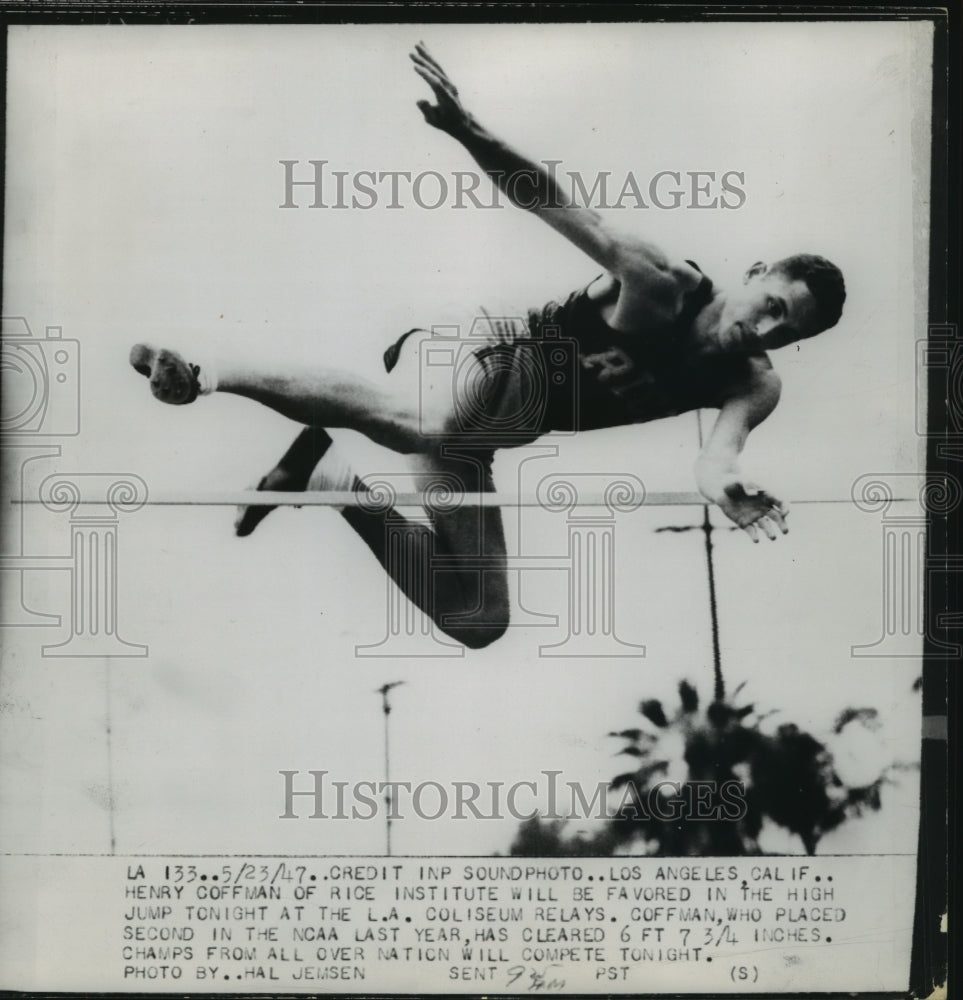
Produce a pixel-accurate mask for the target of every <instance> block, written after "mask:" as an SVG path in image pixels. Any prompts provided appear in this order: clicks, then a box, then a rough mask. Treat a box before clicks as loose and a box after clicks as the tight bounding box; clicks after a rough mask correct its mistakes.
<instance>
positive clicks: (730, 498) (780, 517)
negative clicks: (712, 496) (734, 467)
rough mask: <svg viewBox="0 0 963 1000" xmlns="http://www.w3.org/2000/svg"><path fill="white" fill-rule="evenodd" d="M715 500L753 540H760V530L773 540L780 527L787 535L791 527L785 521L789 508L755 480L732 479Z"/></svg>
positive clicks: (727, 515)
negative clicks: (749, 481) (757, 484)
mask: <svg viewBox="0 0 963 1000" xmlns="http://www.w3.org/2000/svg"><path fill="white" fill-rule="evenodd" d="M716 503H717V504H718V505H719V506H720V507H721V508H722V512H723V513H724V514H725V515H726V517H728V518H729V519H730V520H731V521H735V523H736V524H738V525H739V527H740V528H742V530H743V531H745V532H746V534H747V535H748V536H749V537H750V538H751V539H752V540H753V541H754V542H758V541H759V531H760V530H762V531H763V532H764V533H765V535H766V537H767V538H768V539H769V540H770V541H773V542H774V541H775V540H776V529H777V528H778V529H779V531H781V532H782V533H783V534H784V535H785V534H787V533H788V531H789V528H788V527H787V525H786V516H787V515H788V514H789V509H788V508H787V507H786V506H785V505H784V504H783V503H782V502H781V501H779V500H777V499H776V498H775V497H774V496H772V495H771V494H769V493H767V492H766V491H765V490H763V489H760V487H758V486H756V485H755V483H742V482H733V483H729V484H728V485H727V486H725V487H724V488H723V490H722V493H721V495H720V496H718V497H717V498H716Z"/></svg>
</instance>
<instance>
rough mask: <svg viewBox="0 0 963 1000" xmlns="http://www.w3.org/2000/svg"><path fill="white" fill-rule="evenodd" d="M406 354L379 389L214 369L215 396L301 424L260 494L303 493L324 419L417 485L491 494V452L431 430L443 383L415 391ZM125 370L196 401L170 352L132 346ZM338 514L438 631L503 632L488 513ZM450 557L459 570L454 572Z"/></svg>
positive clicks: (438, 415)
mask: <svg viewBox="0 0 963 1000" xmlns="http://www.w3.org/2000/svg"><path fill="white" fill-rule="evenodd" d="M417 351H418V348H417V343H416V342H415V343H412V344H411V345H409V347H408V349H407V350H406V351H405V352H403V356H402V360H401V361H400V362H399V365H398V369H397V374H394V373H393V374H392V376H391V379H390V380H384V381H383V382H382V383H378V382H375V381H374V380H366V379H364V378H361V377H359V376H355V375H351V374H343V373H339V372H336V371H334V370H331V369H325V368H318V369H316V370H314V371H310V372H307V373H305V372H299V373H290V372H286V371H278V372H270V371H268V372H265V371H263V370H259V371H256V372H255V371H251V370H246V369H243V368H237V367H234V368H232V367H231V366H230V365H229V364H223V365H222V366H221V367H219V368H218V372H217V376H218V377H217V391H219V392H231V393H234V394H236V395H241V396H245V397H246V398H249V399H253V400H256V401H257V402H259V403H262V404H264V405H266V406H269V407H270V408H271V409H274V410H277V411H278V412H279V413H282V414H284V415H285V416H287V417H289V418H291V419H293V420H296V421H299V422H301V423H306V424H309V425H310V426H308V427H306V428H305V430H304V431H302V432H301V434H300V435H299V436H298V438H297V439H296V441H295V442H294V444H293V445H292V446H291V448H290V449H288V452H287V453H286V454H285V455H284V457H283V458H282V459H281V461H280V462H279V463H278V465H277V467H275V469H273V470H272V471H271V472H269V473H268V475H267V476H265V477H264V479H263V480H262V481H261V485H260V486H259V488H261V489H279V490H292V491H297V490H304V489H305V488H306V487H307V484H308V480H309V478H310V477H311V474H312V472H313V470H314V469H315V467H316V466H317V463H318V460H319V458H320V457H323V455H324V453H325V451H326V449H327V446H328V442H329V441H330V439H329V438H328V437H327V434H326V433H325V432H324V431H323V430H321V429H320V428H321V427H323V426H324V423H326V424H327V425H328V426H331V427H348V428H351V429H353V430H358V431H361V432H362V433H364V434H366V435H367V436H368V437H369V438H371V439H372V440H373V441H376V442H377V443H379V444H382V445H385V446H387V447H389V448H392V449H393V450H395V451H400V452H406V453H415V454H414V455H413V462H414V463H416V464H417V467H418V472H419V474H420V478H421V479H422V481H423V482H424V483H427V482H429V481H431V480H435V481H437V480H439V479H443V480H445V481H446V482H448V483H450V484H451V485H452V486H453V487H454V488H455V489H458V490H462V491H464V492H469V493H472V492H482V491H492V490H493V489H494V484H493V482H492V477H491V459H492V453H491V451H490V450H487V449H484V448H479V447H478V446H477V444H471V443H468V444H464V443H462V444H459V442H458V441H457V434H452V435H450V436H449V435H444V434H443V433H442V431H443V430H445V429H446V428H448V429H450V425H451V423H452V421H453V420H454V409H455V408H454V403H453V401H452V398H451V390H450V385H445V384H443V383H438V384H429V385H426V384H424V380H421V379H420V377H419V373H418V370H417V363H418V362H417V357H418V355H417ZM131 363H132V364H133V365H134V367H135V368H136V369H137V370H138V371H140V372H141V373H142V374H144V375H147V376H148V377H150V379H151V389H152V391H153V393H154V395H155V396H157V398H159V399H161V400H162V401H165V402H174V403H185V402H192V401H193V400H194V398H196V395H197V388H196V386H195V385H194V384H193V383H194V382H196V381H197V378H196V376H197V374H198V373H197V372H196V371H194V366H191V365H190V364H189V363H187V362H185V361H184V360H183V359H182V358H180V356H179V355H176V354H173V353H172V352H166V351H157V350H155V349H154V348H148V347H138V348H135V349H134V351H133V352H132V354H131ZM192 380H193V382H192ZM432 431H434V432H435V433H431V432H432ZM269 511H270V508H257V507H251V508H247V509H246V510H243V509H242V511H241V512H240V514H239V517H238V520H237V522H236V528H237V530H238V533H239V534H249V533H250V532H251V531H253V530H254V528H255V527H256V526H257V524H258V523H259V522H260V521H261V520H262V519H263V517H265V516H266V515H267V513H269ZM342 517H343V518H344V519H345V520H346V521H347V522H348V524H350V525H351V527H352V528H353V529H354V530H355V531H356V532H357V533H358V534H359V535H360V536H361V538H362V539H363V540H364V541H365V543H366V544H367V545H368V547H369V548H370V549H371V551H372V552H373V553H374V554H375V556H376V557H377V558H378V560H379V561H380V562H381V564H382V566H384V567H385V569H386V570H387V571H388V572H389V573H390V574H391V577H392V579H393V580H394V581H395V583H396V584H397V585H398V586H399V587H400V588H401V589H402V591H403V592H404V593H405V594H406V595H407V596H408V597H409V598H410V599H411V600H412V601H413V602H414V603H415V604H417V605H418V606H419V607H420V608H421V609H422V611H424V612H425V613H426V614H427V615H429V616H430V617H431V619H432V620H433V621H434V622H435V623H436V624H437V625H438V626H439V627H440V628H441V629H442V630H443V631H444V632H446V633H447V634H448V635H450V636H452V637H453V638H455V639H457V640H458V641H459V642H462V643H464V644H465V645H466V646H469V647H471V648H480V647H482V646H487V645H488V644H490V643H491V642H493V641H494V640H495V639H497V638H498V637H499V636H501V635H502V634H503V633H504V631H505V629H506V627H507V625H508V617H509V610H508V609H509V602H508V582H507V573H506V568H505V539H504V532H503V529H502V519H501V511H500V510H499V509H498V508H496V507H478V506H477V505H476V506H470V505H465V506H462V507H460V508H459V509H456V510H452V511H446V512H436V513H435V514H434V516H433V518H432V524H431V526H430V527H429V526H428V525H425V524H422V523H417V522H415V521H412V520H410V519H408V518H405V517H404V516H403V515H402V514H401V513H399V512H398V511H397V510H388V511H387V512H380V511H379V512H372V511H369V510H365V509H363V508H359V507H348V508H346V509H345V510H344V511H343V512H342ZM389 528H390V529H391V530H390V537H391V538H392V539H393V542H392V545H393V546H394V547H393V549H392V550H389ZM402 537H404V539H405V540H404V543H403V544H400V539H401V538H402ZM399 556H400V558H399ZM473 557H476V558H475V559H474V563H475V564H474V565H473V564H472V563H473ZM477 557H484V560H485V565H484V567H482V566H479V565H477V561H478V560H477ZM459 560H463V561H464V562H465V563H466V565H459Z"/></svg>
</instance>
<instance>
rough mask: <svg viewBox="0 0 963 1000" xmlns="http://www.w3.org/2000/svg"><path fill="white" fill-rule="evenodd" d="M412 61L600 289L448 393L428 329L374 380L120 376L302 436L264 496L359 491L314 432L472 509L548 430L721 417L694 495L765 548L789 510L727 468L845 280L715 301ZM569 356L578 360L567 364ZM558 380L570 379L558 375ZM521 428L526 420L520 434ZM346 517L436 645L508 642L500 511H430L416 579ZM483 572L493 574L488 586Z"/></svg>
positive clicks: (304, 374) (252, 522) (784, 285)
mask: <svg viewBox="0 0 963 1000" xmlns="http://www.w3.org/2000/svg"><path fill="white" fill-rule="evenodd" d="M411 59H412V61H413V63H414V69H415V72H416V73H418V74H419V76H421V77H422V78H423V79H424V80H425V82H426V83H427V84H428V85H429V86H430V87H431V90H432V92H433V94H434V97H435V102H434V103H432V102H430V101H426V100H425V101H419V102H418V106H419V108H420V109H421V111H422V114H423V115H424V118H425V120H426V121H427V122H428V124H430V125H432V126H434V127H435V128H438V129H441V130H442V131H444V132H446V133H447V134H448V135H450V136H452V138H454V139H457V140H458V141H459V142H460V143H461V144H462V145H463V146H464V147H465V149H467V150H468V152H469V153H470V154H471V155H472V156H473V157H474V159H475V161H476V162H477V163H478V164H479V166H480V167H481V168H482V169H483V170H485V171H486V172H487V173H488V175H489V176H490V177H491V179H492V181H493V182H494V183H495V184H497V185H498V186H499V188H500V189H501V190H502V191H503V192H504V193H505V194H506V195H507V196H508V197H509V199H510V200H512V201H513V202H514V203H515V204H517V205H519V206H520V207H522V208H524V209H525V210H527V211H531V212H534V213H535V214H536V215H537V216H538V217H539V218H541V219H544V220H545V222H547V223H548V225H550V226H551V227H552V228H553V229H555V230H556V231H557V232H558V233H560V234H561V235H562V236H564V237H565V238H566V239H568V240H570V241H571V242H572V243H574V244H575V246H577V247H578V248H579V249H581V250H582V251H584V252H585V254H587V255H588V256H589V257H590V258H591V259H592V260H593V261H595V263H596V264H597V265H599V266H600V267H601V268H603V269H604V273H603V274H601V275H599V276H598V277H597V278H595V279H594V280H592V281H590V282H589V283H588V284H587V285H586V286H585V287H583V288H581V289H580V290H578V291H576V292H574V293H573V294H572V295H570V296H569V297H568V298H567V299H566V300H565V301H564V302H561V303H557V302H550V303H548V304H547V305H546V306H544V307H542V308H540V309H536V310H531V311H530V312H529V314H528V316H527V317H524V318H523V317H515V318H509V319H504V318H501V317H499V318H491V317H487V316H483V317H482V318H481V320H480V322H479V323H476V324H475V326H474V327H473V330H472V337H471V340H470V342H469V343H468V346H467V350H468V354H469V358H468V361H467V362H466V363H465V364H463V365H461V366H460V371H461V374H460V376H459V378H457V379H454V380H453V379H452V377H451V370H450V369H449V368H442V369H440V370H439V371H438V372H437V373H436V374H432V369H430V368H426V367H425V366H424V365H423V364H422V363H421V358H422V351H421V346H422V343H423V341H424V340H425V339H426V338H430V337H431V333H430V332H429V331H427V330H411V331H408V333H406V334H404V335H403V336H402V337H401V338H400V339H399V340H398V341H397V342H396V343H394V344H393V345H392V346H391V347H390V348H389V349H388V351H387V352H386V354H385V368H386V371H385V373H383V374H380V375H377V376H375V377H371V378H365V377H362V376H359V375H355V374H351V373H348V372H345V371H340V370H335V369H332V368H328V367H325V366H324V365H316V364H314V363H313V362H309V363H307V364H304V365H300V366H298V367H297V368H296V369H292V368H291V367H290V366H289V367H285V368H279V369H278V370H271V369H266V368H265V367H263V366H260V367H258V368H257V369H254V368H251V367H250V366H245V365H244V364H243V363H242V362H240V361H238V360H237V359H236V358H233V357H225V358H219V359H217V360H216V361H215V362H214V363H213V364H207V363H206V362H205V364H204V365H203V366H199V365H198V364H196V363H192V362H191V360H190V359H186V358H184V357H182V356H181V355H180V354H177V353H175V352H173V351H169V350H163V349H158V348H155V347H151V346H148V345H144V344H138V345H137V346H135V347H134V348H133V350H132V351H131V357H130V361H131V364H132V365H133V366H134V368H136V369H137V371H139V372H141V373H142V374H143V375H146V376H147V377H149V379H150V386H151V391H152V392H153V394H154V396H156V397H157V398H158V399H159V400H161V401H162V402H165V403H175V404H183V403H190V402H193V401H194V400H195V399H196V398H197V396H198V395H205V394H208V393H212V392H215V391H217V392H229V393H234V394H236V395H239V396H245V397H247V398H249V399H253V400H255V401H257V402H259V403H262V404H264V405H265V406H268V407H270V408H271V409H273V410H276V411H277V412H279V413H282V414H284V415H285V416H287V417H289V418H290V419H292V420H294V421H297V422H298V423H301V424H304V425H305V429H304V430H303V431H302V432H301V433H300V435H299V436H298V437H297V439H296V440H295V441H294V443H293V444H292V446H291V447H290V449H288V451H287V452H286V454H285V455H284V456H283V457H282V458H281V460H280V462H279V463H278V465H277V466H276V467H275V468H274V469H272V470H271V471H270V472H269V473H268V474H267V475H266V476H265V477H264V478H263V479H262V480H261V482H260V483H259V484H258V489H261V490H272V491H273V490H283V491H303V490H332V491H347V490H353V489H363V488H364V487H363V484H361V483H360V482H359V480H358V479H356V477H355V474H354V472H353V471H352V467H351V464H350V462H349V460H348V458H347V457H346V456H345V455H343V454H342V453H341V450H340V449H339V448H338V446H336V445H333V443H332V440H331V438H330V437H329V436H328V434H327V432H326V430H325V428H331V427H335V428H351V429H353V430H356V431H360V432H362V433H363V434H365V435H367V436H368V437H369V438H370V439H371V440H373V441H375V442H377V443H378V444H380V445H383V446H385V447H387V448H391V449H393V450H395V451H398V452H403V453H405V454H408V455H410V457H411V462H412V465H413V468H414V469H415V470H416V471H417V472H418V473H419V474H423V479H422V481H423V482H425V483H427V482H430V481H435V482H436V481H438V480H439V479H443V480H445V481H447V482H449V483H455V484H457V485H458V486H459V487H460V489H462V490H464V491H465V492H481V491H486V492H490V491H492V490H494V484H493V481H492V474H491V468H492V459H493V456H494V452H495V450H496V449H497V448H502V447H512V446H515V445H519V444H524V443H529V442H531V441H532V440H534V439H535V438H537V437H538V436H540V435H541V434H544V433H548V432H549V431H553V430H567V431H573V430H576V431H577V430H591V429H596V428H602V427H612V426H618V425H622V424H630V423H641V422H646V421H650V420H657V419H660V418H663V417H668V416H673V415H675V414H678V413H683V412H686V411H688V410H695V409H700V408H703V407H710V408H717V409H718V410H719V416H718V418H717V420H716V422H715V425H714V427H713V429H712V432H711V434H710V435H709V437H708V440H707V441H706V443H705V445H704V447H703V448H702V450H701V452H700V454H699V456H698V458H697V460H696V466H695V475H696V482H697V484H698V487H699V490H700V492H701V493H702V494H703V496H705V497H706V498H707V499H708V500H710V501H711V502H713V503H715V504H718V506H719V507H720V508H721V509H722V510H723V511H724V512H725V514H726V515H727V516H728V517H729V518H730V519H731V520H732V521H734V522H735V523H736V524H737V525H738V526H739V527H741V528H743V529H744V530H745V531H746V532H747V533H748V534H749V535H750V536H751V537H752V539H753V541H758V538H759V534H760V533H762V534H765V535H767V536H768V537H769V538H770V539H775V538H776V537H777V533H778V532H782V533H785V532H786V531H787V530H788V529H787V527H786V521H785V518H786V514H787V510H786V508H785V507H784V505H783V504H782V503H781V502H780V501H779V500H777V499H776V498H775V497H773V496H772V495H771V494H769V493H767V492H766V491H765V490H763V489H760V488H759V487H758V486H756V485H754V484H752V483H749V482H747V481H746V480H745V479H744V478H743V476H742V474H741V472H740V469H739V464H738V458H739V455H740V453H741V451H742V449H743V447H744V445H745V442H746V439H747V436H748V434H749V432H750V431H751V430H752V429H753V428H754V427H755V426H756V425H758V424H759V423H760V422H761V421H763V420H765V419H766V417H767V416H768V415H769V414H770V413H771V412H772V411H773V409H774V408H775V406H776V404H777V402H778V400H779V392H780V380H779V377H778V375H777V374H776V372H775V371H774V370H773V367H772V364H771V363H770V360H769V357H768V354H767V352H768V351H770V350H773V349H776V348H779V347H783V346H785V345H787V344H791V343H794V342H795V341H798V340H801V339H803V338H806V337H812V336H814V335H815V334H817V333H820V332H821V331H823V330H826V329H828V328H829V327H832V326H834V325H835V324H836V323H837V322H838V320H839V317H840V315H841V313H842V307H843V302H844V299H845V296H846V293H845V287H844V283H843V277H842V274H841V273H840V271H839V269H838V268H837V267H836V266H835V265H833V264H831V263H830V262H829V261H827V260H825V259H823V258H822V257H817V256H813V255H810V254H800V255H797V256H793V257H788V258H785V259H783V260H779V261H777V262H775V263H774V264H770V265H768V266H767V265H765V264H762V263H756V264H753V265H752V267H750V268H749V270H748V271H747V272H746V275H745V279H744V281H743V284H742V285H741V286H740V287H738V288H735V289H722V288H718V287H716V286H715V285H713V283H712V281H711V280H710V279H709V278H708V277H707V276H706V275H704V274H703V273H702V272H701V271H700V270H699V268H698V267H697V266H696V265H695V264H694V263H692V262H690V261H677V260H672V259H670V258H669V257H667V256H666V255H665V254H664V253H663V252H662V251H661V250H660V249H659V248H658V247H655V246H653V245H652V244H650V243H648V242H646V241H645V240H642V239H639V238H637V237H634V236H630V237H626V236H624V235H621V234H616V233H615V232H614V231H612V230H611V229H610V227H609V226H608V224H607V223H606V222H605V221H604V219H603V217H602V216H601V215H600V214H599V213H598V212H597V211H595V210H594V209H592V208H589V207H583V206H579V205H576V204H574V203H573V202H572V200H571V199H569V198H567V197H566V195H565V193H564V192H563V191H562V190H561V188H560V187H559V186H558V185H557V184H556V183H555V181H554V179H553V178H552V177H551V176H550V175H549V174H548V173H547V172H546V171H545V170H544V169H543V168H542V167H540V166H539V165H537V164H536V163H535V162H534V161H532V160H529V159H526V158H525V157H523V156H521V155H520V154H519V153H517V152H516V151H515V150H513V149H512V148H510V147H509V146H507V145H506V144H505V143H504V142H502V141H501V140H500V139H498V138H496V137H495V136H494V135H493V134H492V133H490V132H489V131H488V130H487V129H485V128H484V127H483V126H482V125H481V124H480V123H479V122H478V121H476V120H475V118H474V117H473V116H472V115H471V114H470V113H469V112H468V111H466V109H465V108H464V106H463V105H462V103H461V101H460V99H459V96H458V91H457V89H456V88H455V86H454V84H453V83H452V82H451V80H450V79H449V77H448V76H447V74H446V73H445V72H444V71H443V70H442V68H441V67H440V66H439V65H438V63H437V62H436V61H435V60H434V59H433V58H432V56H431V55H430V54H429V53H428V51H427V50H426V48H425V47H424V46H423V45H421V44H419V45H417V46H416V47H415V50H414V52H412V53H411ZM479 333H481V334H482V336H479ZM566 344H570V345H571V344H574V345H575V346H574V348H573V356H572V358H571V365H570V366H569V367H566V365H565V363H564V362H565V357H566V356H565V345H566ZM559 351H561V352H562V353H561V355H560V354H559ZM560 359H561V362H562V364H561V366H560V364H559V361H560ZM195 360H196V359H195ZM560 367H561V370H562V371H564V372H566V373H567V377H561V375H560V371H559V369H560ZM466 372H467V374H466ZM533 372H535V373H536V374H537V373H541V375H542V376H544V377H543V378H542V379H541V381H540V382H539V381H538V380H537V379H536V381H535V382H533ZM533 401H534V403H535V405H534V407H533V405H532V403H533ZM533 413H534V414H535V416H534V417H533V416H532V414H533ZM513 414H524V420H523V421H521V422H520V423H519V424H518V425H517V426H512V415H513ZM642 461H643V458H642V457H640V458H639V463H640V464H641V462H642ZM270 510H271V508H270V507H266V506H253V507H246V508H241V510H240V511H239V513H238V518H237V521H236V529H237V533H238V535H242V536H243V535H248V534H250V533H251V532H252V531H253V530H254V529H255V527H256V526H257V525H258V523H259V522H260V521H261V520H262V518H264V517H265V516H266V515H267V514H268V513H269V511H270ZM341 516H342V517H343V518H344V519H345V520H346V521H347V522H348V524H350V525H351V527H352V528H354V530H355V531H356V532H357V533H358V534H359V535H360V536H361V537H362V538H363V539H364V541H365V542H366V543H367V545H368V546H369V547H370V548H371V549H372V551H373V552H374V553H375V555H376V556H377V557H378V558H379V560H380V561H381V563H382V565H383V566H385V568H386V569H387V570H388V571H389V572H390V573H391V574H392V576H393V578H394V580H395V582H396V583H397V584H398V586H399V587H401V588H402V590H404V592H405V593H406V594H407V595H408V596H409V597H410V598H411V599H412V600H413V601H415V602H416V603H417V604H418V605H419V606H420V607H421V608H422V610H423V611H424V612H425V613H426V614H428V615H429V616H430V617H431V618H432V619H433V620H434V621H435V622H436V623H437V624H438V626H439V627H440V628H441V629H442V630H443V631H444V632H446V633H447V634H448V635H450V636H452V637H453V638H455V639H457V640H458V641H460V642H462V643H464V644H465V645H466V646H470V647H472V648H478V647H482V646H486V645H488V644H489V643H491V642H493V641H494V640H495V639H497V638H498V637H499V636H501V635H502V634H503V633H504V631H505V629H506V627H507V626H508V623H509V602H508V581H507V571H506V568H505V541H504V536H503V531H502V519H501V512H500V510H499V509H498V508H497V507H491V506H479V505H470V504H469V505H463V506H461V507H459V508H457V509H453V510H436V511H435V512H434V513H433V516H432V523H431V527H427V526H424V525H421V524H414V523H412V524H410V525H409V528H410V530H411V531H412V532H413V533H415V534H416V535H420V536H422V537H421V541H422V542H424V544H413V545H410V546H408V547H406V549H405V559H407V560H409V561H417V562H418V563H419V564H418V565H405V564H402V565H401V566H400V567H399V565H398V563H397V559H396V558H394V559H390V560H389V558H388V552H387V544H386V536H385V517H386V516H391V517H392V518H394V519H395V520H396V521H397V520H400V519H402V515H401V514H399V513H398V512H397V511H392V512H390V515H386V514H385V513H383V512H377V513H375V512H372V511H371V510H366V509H365V508H364V507H363V506H349V507H346V508H345V509H343V510H342V511H341ZM479 556H484V557H485V559H484V569H481V570H480V569H479V568H478V557H479ZM472 557H475V561H474V563H473V562H472ZM459 559H463V560H464V565H463V566H461V565H459ZM424 560H427V564H424ZM426 581H427V584H426Z"/></svg>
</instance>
